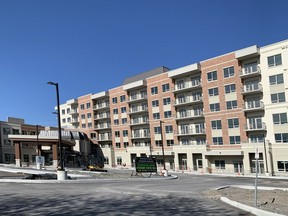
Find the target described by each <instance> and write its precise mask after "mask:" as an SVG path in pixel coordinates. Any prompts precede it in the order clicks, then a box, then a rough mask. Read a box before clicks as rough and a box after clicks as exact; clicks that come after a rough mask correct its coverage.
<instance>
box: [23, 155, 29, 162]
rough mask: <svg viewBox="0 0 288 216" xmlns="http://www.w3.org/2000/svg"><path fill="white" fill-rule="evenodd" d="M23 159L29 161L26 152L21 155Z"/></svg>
mask: <svg viewBox="0 0 288 216" xmlns="http://www.w3.org/2000/svg"><path fill="white" fill-rule="evenodd" d="M23 160H24V162H29V155H28V154H24V155H23Z"/></svg>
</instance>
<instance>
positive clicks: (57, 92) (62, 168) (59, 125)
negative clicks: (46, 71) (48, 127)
mask: <svg viewBox="0 0 288 216" xmlns="http://www.w3.org/2000/svg"><path fill="white" fill-rule="evenodd" d="M47 84H48V85H54V86H55V87H56V96H57V110H58V111H57V117H58V147H59V157H60V170H61V171H63V170H64V165H63V159H62V134H61V119H60V99H59V87H58V83H54V82H48V83H47Z"/></svg>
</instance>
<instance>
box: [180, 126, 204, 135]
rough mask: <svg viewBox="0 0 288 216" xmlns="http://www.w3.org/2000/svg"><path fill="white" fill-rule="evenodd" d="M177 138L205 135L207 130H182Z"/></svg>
mask: <svg viewBox="0 0 288 216" xmlns="http://www.w3.org/2000/svg"><path fill="white" fill-rule="evenodd" d="M176 133H177V136H185V135H198V134H199V135H200V134H205V128H198V129H192V128H189V129H182V130H181V129H180V130H178V131H177V132H176Z"/></svg>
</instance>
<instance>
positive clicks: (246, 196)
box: [205, 187, 288, 215]
mask: <svg viewBox="0 0 288 216" xmlns="http://www.w3.org/2000/svg"><path fill="white" fill-rule="evenodd" d="M254 194H255V191H254V190H248V189H241V188H234V187H228V188H223V189H220V190H217V191H216V190H210V191H207V192H205V195H206V196H208V197H210V198H211V199H220V197H221V196H222V197H226V198H228V199H231V200H233V201H236V202H239V203H242V204H245V205H248V206H252V207H255V206H254V196H255V195H254ZM287 203H288V192H287V191H283V190H258V193H257V207H258V208H259V209H262V210H265V211H269V212H273V213H277V214H282V215H288V205H287Z"/></svg>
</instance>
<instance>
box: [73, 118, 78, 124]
mask: <svg viewBox="0 0 288 216" xmlns="http://www.w3.org/2000/svg"><path fill="white" fill-rule="evenodd" d="M71 123H72V124H79V120H78V118H73V119H71Z"/></svg>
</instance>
